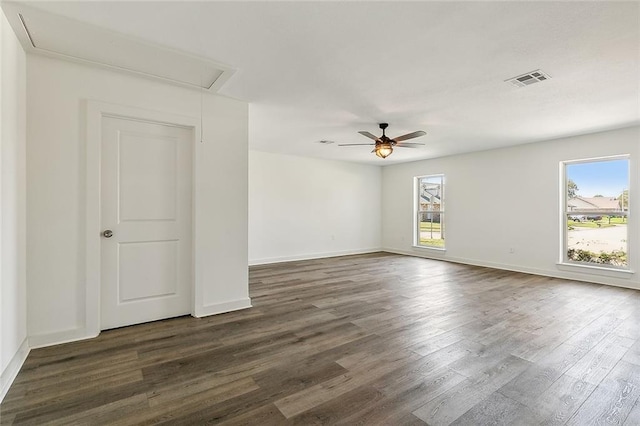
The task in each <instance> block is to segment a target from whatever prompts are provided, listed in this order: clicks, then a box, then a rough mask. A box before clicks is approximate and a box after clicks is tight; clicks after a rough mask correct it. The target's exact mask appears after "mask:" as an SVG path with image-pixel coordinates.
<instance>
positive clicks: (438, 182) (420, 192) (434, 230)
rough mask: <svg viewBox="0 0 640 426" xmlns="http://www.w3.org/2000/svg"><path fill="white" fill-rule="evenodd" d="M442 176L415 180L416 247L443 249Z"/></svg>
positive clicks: (423, 177)
mask: <svg viewBox="0 0 640 426" xmlns="http://www.w3.org/2000/svg"><path fill="white" fill-rule="evenodd" d="M444 230H445V228H444V175H433V176H422V177H418V178H416V233H415V239H416V241H415V242H416V245H418V246H423V247H435V248H442V249H443V248H444V238H445V236H444Z"/></svg>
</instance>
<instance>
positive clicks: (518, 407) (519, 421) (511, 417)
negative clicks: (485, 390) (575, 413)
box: [451, 392, 540, 426]
mask: <svg viewBox="0 0 640 426" xmlns="http://www.w3.org/2000/svg"><path fill="white" fill-rule="evenodd" d="M539 423H540V419H539V418H538V416H537V415H536V413H535V412H534V411H533V410H531V409H530V408H529V407H527V406H525V405H522V404H520V403H519V402H517V401H514V400H512V399H511V398H507V397H506V396H504V395H502V394H501V393H499V392H494V393H492V394H491V395H489V396H488V397H487V398H485V399H483V400H482V401H480V402H479V403H477V404H476V405H475V406H473V407H472V408H471V409H470V410H469V411H467V412H466V413H464V414H463V415H462V416H460V417H458V418H457V419H456V420H455V421H454V422H453V423H451V424H452V425H457V426H462V425H469V426H476V425H488V424H498V425H535V424H539Z"/></svg>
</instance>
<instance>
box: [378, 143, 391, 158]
mask: <svg viewBox="0 0 640 426" xmlns="http://www.w3.org/2000/svg"><path fill="white" fill-rule="evenodd" d="M374 151H375V153H376V155H377V156H378V157H380V158H387V157H388V156H390V155H391V153H392V152H393V146H391V144H390V143H381V144H378V145H376V149H375V150H374Z"/></svg>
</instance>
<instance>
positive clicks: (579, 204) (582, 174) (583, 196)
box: [562, 156, 629, 269]
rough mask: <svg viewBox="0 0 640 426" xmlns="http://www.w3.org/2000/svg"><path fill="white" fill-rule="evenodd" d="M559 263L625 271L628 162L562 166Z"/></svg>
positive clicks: (608, 160) (614, 159) (594, 161)
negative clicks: (561, 238) (563, 189)
mask: <svg viewBox="0 0 640 426" xmlns="http://www.w3.org/2000/svg"><path fill="white" fill-rule="evenodd" d="M563 168H564V186H565V191H564V192H565V196H564V200H565V201H564V207H563V211H562V216H563V218H562V219H563V224H564V225H563V227H564V232H563V234H564V235H563V240H564V241H563V247H564V253H563V254H562V257H563V259H562V261H563V262H569V263H577V264H584V265H592V266H601V267H607V268H622V269H628V267H629V264H628V252H629V249H628V248H629V244H628V238H629V233H628V231H627V217H628V214H629V159H628V157H626V156H624V157H622V156H621V157H609V158H602V159H590V160H581V161H572V162H565V163H563Z"/></svg>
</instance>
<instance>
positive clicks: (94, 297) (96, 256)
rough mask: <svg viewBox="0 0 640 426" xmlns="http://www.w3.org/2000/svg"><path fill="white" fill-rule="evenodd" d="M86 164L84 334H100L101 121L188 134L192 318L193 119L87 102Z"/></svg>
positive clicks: (196, 127)
mask: <svg viewBox="0 0 640 426" xmlns="http://www.w3.org/2000/svg"><path fill="white" fill-rule="evenodd" d="M86 114H87V116H86V123H87V127H86V135H87V137H86V141H85V142H86V145H85V146H86V163H85V182H86V186H85V215H84V217H85V250H84V255H85V271H84V275H85V312H84V323H85V330H86V333H87V334H89V335H90V336H92V337H95V336H97V335H99V334H100V329H101V324H100V310H101V301H100V289H101V285H102V283H101V266H102V265H101V253H100V252H101V232H102V229H101V217H100V202H101V196H102V194H101V193H100V191H101V189H100V188H101V181H100V175H101V170H100V164H101V163H100V160H101V144H102V118H103V117H114V118H121V119H126V120H139V121H144V122H151V123H155V124H162V125H167V126H177V127H182V128H186V129H188V130H191V134H192V140H191V315H194V316H195V306H196V300H197V299H198V297H199V295H200V293H201V291H199V290H201V289H198V288H196V285H195V233H194V229H195V201H196V200H195V195H196V194H195V173H196V162H195V154H196V143H195V142H196V137H197V135H199V134H200V132H201V126H200V120H199V119H198V118H197V117H191V116H184V115H178V114H174V113H169V112H164V111H154V110H149V109H144V108H137V107H131V106H125V105H117V104H110V103H107V102H100V101H94V100H88V101H87V105H86Z"/></svg>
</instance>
